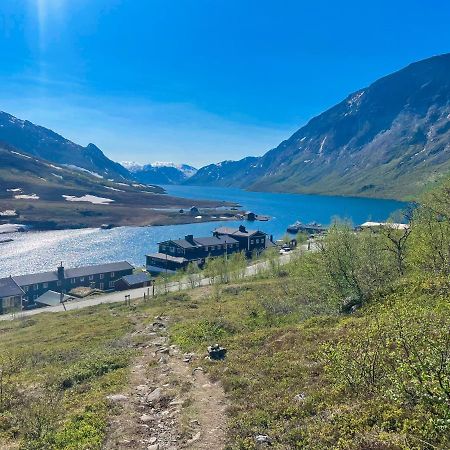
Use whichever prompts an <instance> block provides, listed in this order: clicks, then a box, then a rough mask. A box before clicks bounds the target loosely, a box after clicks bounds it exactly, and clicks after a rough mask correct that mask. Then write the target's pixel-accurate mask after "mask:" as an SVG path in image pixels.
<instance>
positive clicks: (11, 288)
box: [0, 277, 24, 298]
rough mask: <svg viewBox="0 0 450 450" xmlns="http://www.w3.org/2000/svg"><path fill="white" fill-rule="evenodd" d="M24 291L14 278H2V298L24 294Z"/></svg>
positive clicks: (0, 289) (0, 285) (0, 288)
mask: <svg viewBox="0 0 450 450" xmlns="http://www.w3.org/2000/svg"><path fill="white" fill-rule="evenodd" d="M23 294H24V292H23V291H22V289H21V288H20V287H19V286H18V285H17V283H16V282H15V281H14V279H13V278H11V277H8V278H0V298H5V297H16V296H18V295H20V296H22V295H23Z"/></svg>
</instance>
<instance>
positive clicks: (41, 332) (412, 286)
mask: <svg viewBox="0 0 450 450" xmlns="http://www.w3.org/2000/svg"><path fill="white" fill-rule="evenodd" d="M449 249H450V183H447V184H444V185H442V186H441V187H440V188H439V189H438V190H434V191H432V192H430V193H428V194H427V195H426V196H425V198H424V199H423V203H422V206H421V207H420V208H419V209H418V210H417V211H415V212H414V215H413V217H412V222H411V228H410V230H409V231H399V230H395V229H392V228H389V227H385V228H381V229H379V230H376V231H375V230H374V231H366V232H362V233H359V234H355V233H354V232H353V231H352V230H351V229H350V228H349V227H348V226H347V225H346V224H336V225H335V226H334V227H333V228H332V229H331V230H330V231H329V233H328V234H327V236H326V237H325V238H324V240H323V241H320V242H319V247H318V251H316V252H309V253H305V254H299V255H298V257H296V258H294V259H293V260H292V261H291V262H290V263H289V264H288V265H286V266H280V265H279V264H278V262H277V261H278V260H277V258H276V255H275V254H269V255H268V256H267V269H266V270H264V271H262V272H261V273H259V274H258V275H257V276H255V278H254V279H251V280H248V281H244V280H242V279H240V278H239V276H237V275H236V276H234V277H232V279H231V280H230V282H229V283H221V284H212V285H211V286H209V287H204V288H194V289H192V290H189V291H188V292H185V293H176V294H170V295H161V296H160V297H158V298H156V299H153V300H151V301H150V302H148V301H147V302H144V301H139V302H137V303H136V304H134V305H132V306H125V305H109V306H108V305H103V306H100V307H92V308H88V309H85V310H79V311H73V312H68V313H52V314H40V315H38V316H35V317H32V318H26V319H23V320H16V321H13V322H1V323H0V336H1V339H0V355H1V356H0V364H1V368H2V373H3V378H2V398H1V400H0V436H1V439H3V442H4V443H5V445H9V446H11V447H12V446H13V445H16V444H17V445H20V446H21V448H24V449H42V448H51V449H75V448H76V449H88V448H89V449H99V448H102V445H103V444H102V443H104V442H106V444H105V448H127V445H128V446H132V445H134V447H130V448H145V447H143V444H141V443H140V442H141V441H139V442H138V441H136V442H134V444H133V443H130V442H131V441H127V442H128V444H123V447H120V445H119V447H114V446H110V445H109V442H110V439H111V433H113V431H114V428H115V427H117V426H119V427H120V426H124V424H121V423H120V420H119V419H121V420H122V419H123V420H125V422H126V423H125V425H126V426H128V425H129V426H130V427H131V426H132V421H133V417H134V416H133V414H134V413H133V412H131V413H130V414H128V412H127V414H126V415H124V413H123V412H122V409H121V408H124V407H121V406H120V404H114V405H111V404H110V402H109V401H108V400H107V399H106V396H107V395H109V394H112V393H121V392H124V390H126V389H127V386H129V385H130V383H134V382H136V372H137V371H138V372H139V370H141V371H142V370H144V369H145V370H144V371H145V373H146V374H147V375H146V376H149V377H150V376H152V377H153V378H151V379H152V380H159V381H157V382H158V383H159V384H156V381H154V382H151V383H150V386H151V389H155V388H156V387H158V386H159V387H160V388H161V389H162V391H163V394H162V397H161V399H160V401H159V406H158V408H160V409H158V408H156V407H155V406H153V407H152V408H153V409H150V410H149V411H150V412H149V413H148V415H149V417H150V418H149V420H151V421H149V422H145V423H148V424H149V425H148V427H149V428H148V429H149V430H150V431H149V433H150V434H148V437H150V436H158V437H159V436H160V434H157V433H158V432H157V431H153V430H157V429H158V423H167V422H164V420H165V419H164V417H167V416H168V417H172V418H173V423H172V422H171V423H172V425H171V426H172V427H176V428H177V432H176V433H175V434H176V436H178V437H177V438H176V439H177V442H179V443H180V445H182V446H187V448H189V445H191V447H190V448H200V447H196V446H195V444H192V442H194V441H195V436H194V437H192V436H193V434H194V432H193V431H192V429H193V428H195V427H196V426H199V425H198V424H200V425H202V424H204V423H208V422H207V419H206V418H205V417H201V416H199V415H201V414H202V406H201V405H202V404H203V403H202V400H201V399H199V398H198V396H196V395H194V394H192V395H190V392H191V393H192V389H194V388H193V387H192V383H191V382H189V380H190V379H191V378H190V377H192V373H193V372H192V371H193V369H194V368H196V367H198V366H200V367H201V368H202V371H204V372H206V374H207V375H208V378H209V380H217V381H220V385H221V386H222V387H223V389H224V393H225V399H226V403H227V408H226V410H225V413H224V414H225V416H224V417H223V418H220V420H222V419H223V421H224V423H226V424H227V428H226V442H223V444H220V445H218V444H217V445H216V446H215V447H211V448H226V449H242V450H243V449H257V448H264V447H265V446H269V443H270V448H274V449H295V448H299V449H300V448H302V449H330V448H332V449H361V450H362V449H436V448H438V449H444V448H449V446H450V334H449V333H450V331H449V330H450V303H449V300H450V278H449V274H450V270H449V267H450V251H449ZM192 285H193V286H194V285H195V282H193V283H192ZM155 321H156V322H155ZM166 325H167V328H166ZM155 327H156V328H155ZM156 329H159V330H162V331H155V330H156ZM166 335H167V337H168V338H169V339H170V344H173V345H174V347H170V348H169V347H167V349H166V350H161V352H160V353H158V352H159V350H157V349H158V348H160V347H158V346H156V347H155V346H154V342H156V341H155V339H160V338H159V337H158V336H166ZM216 342H217V343H220V344H221V345H223V346H225V347H226V348H227V349H228V353H227V357H226V359H225V360H224V361H222V362H211V361H206V360H205V359H204V355H205V353H206V347H207V346H208V345H210V344H213V343H216ZM160 345H162V344H160ZM155 349H156V350H155ZM177 349H179V350H181V352H180V351H179V350H177ZM183 352H193V353H194V354H195V355H194V356H192V358H193V362H191V363H189V361H190V360H189V358H188V359H187V360H186V361H185V362H184V361H182V358H183V356H182V355H183ZM143 355H147V357H148V358H149V359H145V360H141V362H139V364H138V363H137V362H136V361H140V360H139V358H142V357H143ZM155 355H156V356H155ZM177 358H178V359H177ZM168 359H169V360H170V361H169V362H168V361H167V360H168ZM142 361H145V366H142V364H143V363H142ZM174 361H175V362H174ZM177 361H179V364H180V367H187V369H179V370H180V371H181V373H183V374H184V373H185V372H183V370H187V372H186V373H187V374H188V375H186V376H184V375H183V377H184V378H183V377H182V378H178V379H177V378H176V377H175V376H176V374H177V372H176V371H175V372H169V375H170V376H167V370H168V368H171V367H178V366H176V364H177ZM142 367H144V369H142ZM194 372H195V370H194ZM139 373H140V372H139ZM164 374H166V375H164ZM202 383H203V384H205V383H206V384H205V386H208V384H207V381H206V380H205V381H202ZM214 386H216V385H214ZM136 389H141V387H139V386H138V387H135V388H133V389H132V392H135V391H136ZM179 396H181V397H182V398H183V399H184V400H183V401H181V402H177V399H178V398H179ZM209 401H212V400H211V399H210V400H209ZM173 402H175V403H173ZM136 408H137V411H138V412H136V413H135V414H137V416H136V417H137V419H136V420H139V416H140V415H141V414H142V412H139V411H141V410H140V409H139V407H136ZM176 408H179V409H178V410H177V411H178V412H175V410H176ZM151 411H153V412H151ZM164 411H167V413H164ZM209 412H210V414H216V415H215V416H214V417H215V418H216V419H217V411H216V409H214V411H209ZM152 414H153V415H152ZM177 414H178V415H177ZM206 415H207V414H206ZM143 417H145V416H141V419H140V420H141V422H142V420H144V419H143ZM118 418H119V419H118ZM118 420H119V422H117V421H118ZM145 420H147V419H145ZM205 420H206V422H205ZM152 421H153V422H152ZM154 421H156V422H154ZM158 421H161V422H158ZM111 423H114V424H115V425H114V427H112V428H111V427H108V424H111ZM209 426H213V424H211V423H210V425H209ZM139 427H140V428H137V429H139V430H142V423H141V425H140V426H139ZM201 432H202V433H203V434H204V433H205V432H206V430H204V429H202V430H201ZM139 433H144V432H142V431H140V432H139ZM152 433H154V434H152ZM177 433H178V434H177ZM143 435H145V433H144V434H143ZM198 436H200V437H197V439H200V441H199V442H204V441H201V439H202V437H201V436H202V434H200V435H198ZM139 437H140V436H139ZM121 439H125V438H124V436H122V438H121ZM192 439H194V441H192ZM258 439H260V440H261V439H263V440H264V442H265V444H264V442H262V443H259V444H258V443H257V441H258ZM118 442H119V441H118ZM123 442H124V441H123ZM142 442H145V441H142ZM152 442H155V441H152ZM158 442H159V441H158ZM189 442H191V444H188V443H189ZM166 444H167V442H166V443H164V442H163V441H160V445H161V447H160V448H166V447H165V445H166ZM145 445H146V446H147V447H148V448H150V447H149V446H150V445H154V444H148V443H146V444H145ZM155 445H156V444H155ZM6 448H8V447H6ZM154 448H156V447H154Z"/></svg>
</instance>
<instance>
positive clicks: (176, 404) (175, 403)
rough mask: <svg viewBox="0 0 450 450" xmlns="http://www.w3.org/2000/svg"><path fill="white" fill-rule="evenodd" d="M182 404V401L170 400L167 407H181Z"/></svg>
mask: <svg viewBox="0 0 450 450" xmlns="http://www.w3.org/2000/svg"><path fill="white" fill-rule="evenodd" d="M182 404H183V400H172V401H171V402H170V403H169V406H178V405H182Z"/></svg>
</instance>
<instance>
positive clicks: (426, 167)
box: [187, 54, 450, 198]
mask: <svg viewBox="0 0 450 450" xmlns="http://www.w3.org/2000/svg"><path fill="white" fill-rule="evenodd" d="M449 170H450V54H445V55H440V56H435V57H432V58H429V59H426V60H423V61H420V62H416V63H414V64H411V65H409V66H407V67H406V68H404V69H402V70H400V71H398V72H396V73H393V74H391V75H388V76H386V77H384V78H381V79H379V80H378V81H376V82H374V83H373V84H372V85H370V86H369V87H367V88H364V89H361V90H359V91H357V92H355V93H353V94H351V95H349V96H348V97H347V98H346V99H345V100H344V101H342V102H341V103H339V104H337V105H336V106H334V107H332V108H330V109H329V110H327V111H325V112H324V113H323V114H321V115H319V116H317V117H315V118H313V119H312V120H310V121H309V122H308V123H307V124H306V125H305V126H304V127H302V128H301V129H300V130H298V131H297V132H296V133H294V134H293V135H292V136H291V137H290V138H289V139H287V140H286V141H284V142H282V143H281V144H280V145H279V146H278V147H277V148H275V149H273V150H270V151H269V152H268V153H266V154H265V155H264V156H262V157H258V158H245V159H242V160H240V161H225V162H222V163H219V164H212V165H209V166H206V167H203V168H202V169H200V170H199V171H198V172H197V174H196V175H194V176H193V177H192V178H190V179H189V180H188V181H187V183H189V184H200V185H202V184H215V185H221V186H238V187H242V188H246V189H251V190H264V191H286V192H302V193H316V194H330V195H332V194H336V195H356V196H370V197H386V198H407V197H409V196H414V195H416V194H417V193H418V192H420V191H422V190H423V189H425V188H427V187H429V186H430V185H432V184H433V183H434V182H436V181H437V180H438V179H439V178H441V177H442V175H443V174H446V173H447V172H448V171H449Z"/></svg>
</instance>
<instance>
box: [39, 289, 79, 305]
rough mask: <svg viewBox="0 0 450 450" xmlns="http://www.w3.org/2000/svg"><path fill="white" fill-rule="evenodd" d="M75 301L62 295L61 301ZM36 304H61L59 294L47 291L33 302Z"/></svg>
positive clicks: (68, 296) (73, 298)
mask: <svg viewBox="0 0 450 450" xmlns="http://www.w3.org/2000/svg"><path fill="white" fill-rule="evenodd" d="M70 300H75V297H72V296H70V295H65V294H63V296H62V301H63V302H68V301H70ZM35 302H36V303H40V304H41V305H46V306H57V305H59V304H61V293H59V292H55V291H47V292H45V293H44V294H42V295H41V296H40V297H38V298H37V299H36V300H35Z"/></svg>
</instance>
